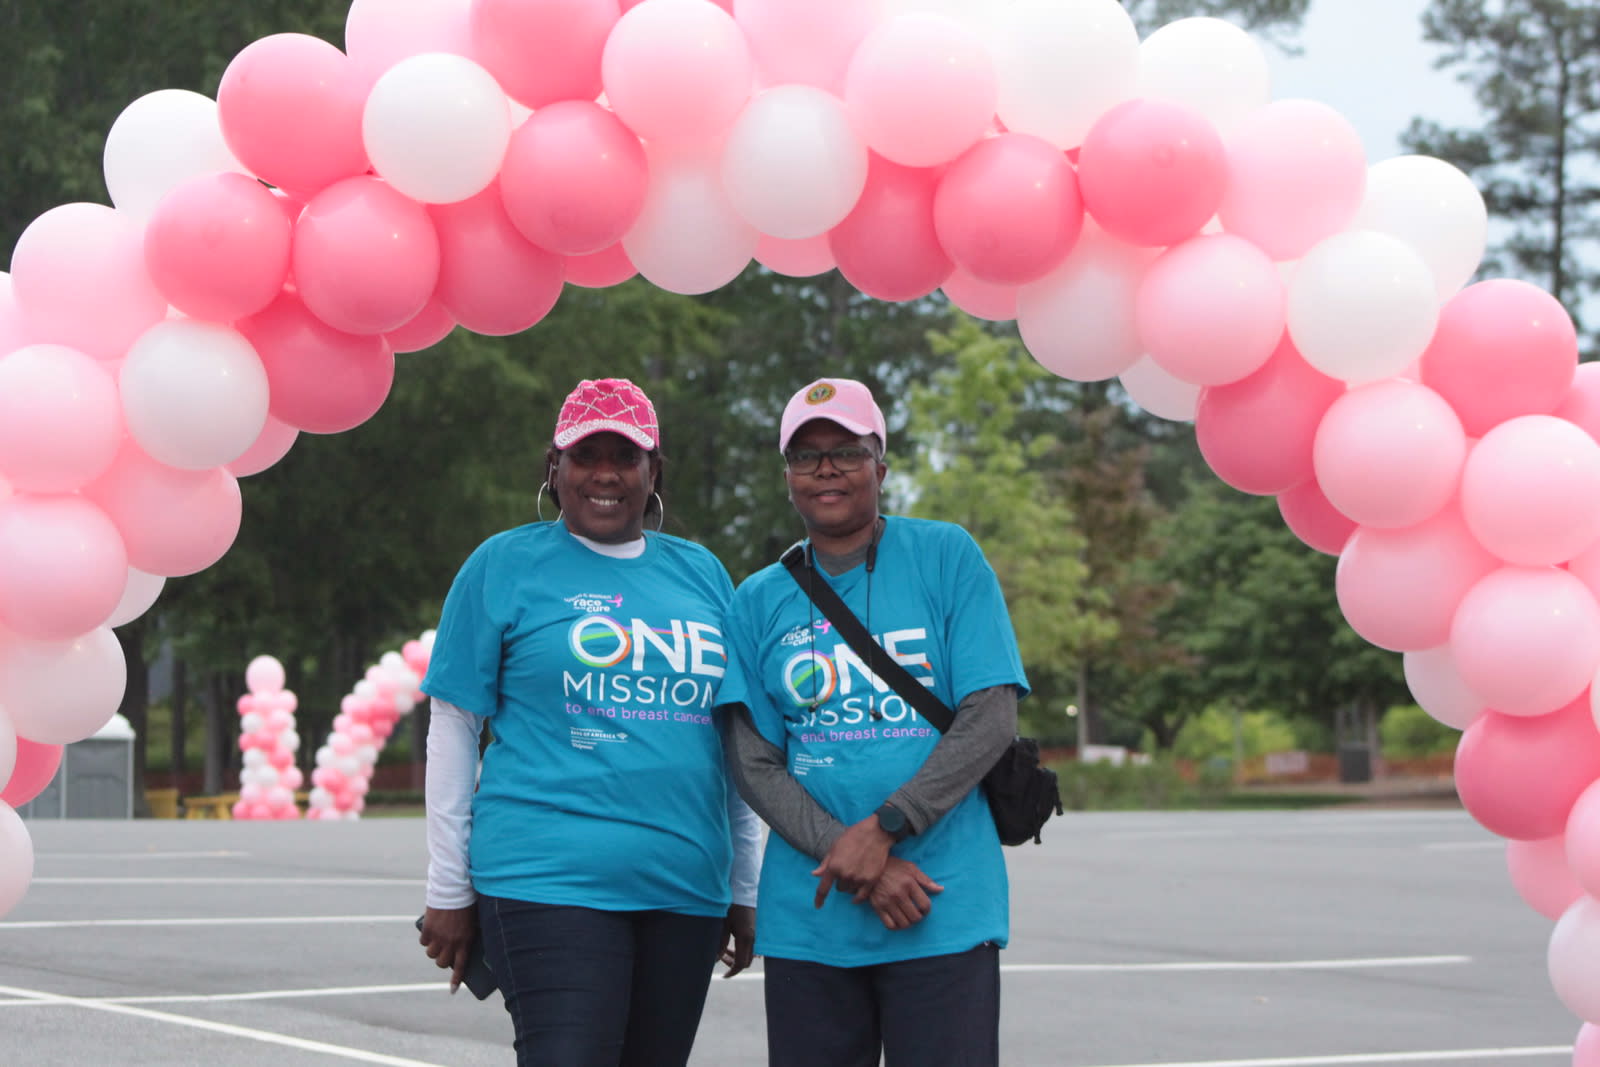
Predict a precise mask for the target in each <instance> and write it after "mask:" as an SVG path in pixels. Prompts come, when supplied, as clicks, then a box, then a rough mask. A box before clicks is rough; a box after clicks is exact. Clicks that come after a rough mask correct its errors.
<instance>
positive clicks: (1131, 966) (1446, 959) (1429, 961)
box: [1000, 956, 1472, 973]
mask: <svg viewBox="0 0 1600 1067" xmlns="http://www.w3.org/2000/svg"><path fill="white" fill-rule="evenodd" d="M1471 962H1472V957H1471V956H1372V957H1367V958H1357V959H1334V960H1203V961H1198V960H1182V961H1178V962H1174V963H1010V964H1006V965H1004V966H1002V967H1001V968H1000V969H1001V970H1002V971H1011V972H1014V973H1025V972H1030V971H1037V972H1044V973H1049V972H1065V973H1079V972H1081V973H1095V972H1102V971H1134V972H1140V971H1143V972H1150V971H1344V970H1369V969H1372V968H1378V967H1444V966H1450V965H1453V964H1462V963H1471Z"/></svg>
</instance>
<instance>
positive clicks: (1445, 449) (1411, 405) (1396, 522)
mask: <svg viewBox="0 0 1600 1067" xmlns="http://www.w3.org/2000/svg"><path fill="white" fill-rule="evenodd" d="M1466 457H1467V439H1466V435H1465V434H1464V433H1462V431H1461V421H1460V420H1459V419H1457V418H1456V414H1455V412H1454V411H1452V410H1450V405H1449V404H1447V403H1445V402H1444V399H1443V398H1442V397H1440V396H1439V394H1437V393H1435V392H1434V391H1433V390H1432V389H1429V388H1428V387H1427V386H1425V385H1418V384H1417V383H1416V382H1410V381H1406V380H1404V379H1401V378H1391V379H1389V380H1387V381H1381V382H1374V383H1372V384H1371V385H1363V386H1360V387H1358V388H1355V389H1351V390H1350V391H1349V392H1347V393H1345V394H1344V395H1343V396H1341V397H1339V398H1338V399H1336V400H1334V402H1333V403H1332V405H1331V406H1329V408H1328V411H1327V414H1325V415H1324V416H1323V417H1322V422H1321V424H1320V425H1319V426H1318V427H1317V435H1316V441H1315V444H1314V446H1313V452H1312V462H1313V464H1314V466H1315V468H1316V472H1317V484H1318V485H1320V486H1321V487H1322V491H1323V492H1324V493H1326V494H1327V497H1328V500H1329V501H1330V502H1331V503H1332V504H1333V506H1334V507H1336V508H1338V509H1339V510H1340V511H1342V512H1344V513H1345V514H1346V515H1348V516H1350V517H1351V518H1352V519H1354V520H1355V521H1356V522H1358V523H1360V524H1361V525H1363V526H1376V527H1384V528H1394V527H1400V526H1412V525H1415V524H1416V523H1419V522H1421V521H1422V520H1423V519H1426V518H1427V517H1428V516H1430V515H1433V514H1435V513H1436V512H1438V510H1439V509H1440V508H1442V507H1444V506H1445V505H1446V504H1447V503H1449V502H1450V501H1451V500H1452V499H1454V497H1455V495H1456V487H1457V485H1458V484H1459V483H1460V480H1461V467H1462V464H1463V463H1464V462H1465V461H1466Z"/></svg>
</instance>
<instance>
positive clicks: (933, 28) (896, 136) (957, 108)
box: [844, 12, 1000, 167]
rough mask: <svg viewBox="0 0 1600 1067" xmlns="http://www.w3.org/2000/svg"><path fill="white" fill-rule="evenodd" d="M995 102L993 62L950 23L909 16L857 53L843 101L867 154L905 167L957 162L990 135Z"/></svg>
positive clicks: (883, 27) (870, 37) (881, 29)
mask: <svg viewBox="0 0 1600 1067" xmlns="http://www.w3.org/2000/svg"><path fill="white" fill-rule="evenodd" d="M999 98H1000V88H999V82H998V79H997V78H996V76H995V70H994V61H993V59H991V58H990V56H989V50H988V49H987V48H985V47H984V44H983V42H982V41H980V40H979V39H978V38H977V37H976V36H975V35H974V34H973V33H972V32H971V31H969V30H968V29H967V28H966V27H965V26H963V25H962V24H961V23H959V22H957V21H955V20H954V19H950V18H946V17H944V16H942V15H934V14H929V13H926V12H912V13H909V14H904V15H900V16H899V17H896V18H891V19H889V20H888V21H886V22H884V23H882V24H880V25H879V26H878V27H877V28H876V29H874V30H873V31H872V32H871V33H869V34H867V36H866V38H865V39H864V40H863V41H862V42H861V44H860V45H859V46H858V47H857V48H856V51H855V56H854V58H852V59H851V61H850V68H849V70H848V71H847V72H846V74H845V82H844V100H845V104H846V105H847V106H848V107H849V109H850V119H851V123H852V125H854V126H855V128H856V132H857V133H859V134H860V135H861V138H862V140H864V141H866V143H867V147H868V148H870V149H872V151H873V152H874V153H876V154H877V155H880V156H883V157H884V158H885V159H889V160H893V161H894V162H896V163H899V164H901V165H902V166H907V167H931V166H934V165H935V164H939V163H946V162H949V161H950V160H952V159H955V158H956V157H957V156H959V155H960V154H961V153H962V152H965V151H966V150H967V149H968V148H970V147H971V146H972V145H974V144H976V143H977V142H978V140H979V139H980V138H982V137H983V135H984V133H985V132H987V130H988V129H989V124H990V122H991V121H992V120H993V118H994V110H995V106H996V105H997V104H998V102H999Z"/></svg>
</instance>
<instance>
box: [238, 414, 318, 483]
mask: <svg viewBox="0 0 1600 1067" xmlns="http://www.w3.org/2000/svg"><path fill="white" fill-rule="evenodd" d="M299 436H300V431H299V430H297V429H295V428H294V427H293V426H290V425H289V424H288V423H286V422H281V421H279V420H278V419H275V418H273V417H272V416H271V415H268V416H267V422H266V425H265V426H263V427H262V428H261V434H260V436H259V437H257V438H256V443H255V444H253V445H251V446H250V447H249V448H247V449H245V452H244V455H242V456H240V457H239V458H238V459H236V460H234V461H233V462H232V463H229V464H228V465H227V466H226V468H224V469H226V470H227V472H228V473H229V474H231V475H233V476H234V477H235V478H246V477H248V476H250V475H252V474H260V473H261V472H262V471H264V470H266V469H267V468H269V467H271V466H272V465H273V464H275V463H277V462H278V460H280V459H282V458H283V457H284V456H286V455H288V454H289V449H290V448H292V447H294V442H295V439H296V438H298V437H299Z"/></svg>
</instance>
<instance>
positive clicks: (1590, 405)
mask: <svg viewBox="0 0 1600 1067" xmlns="http://www.w3.org/2000/svg"><path fill="white" fill-rule="evenodd" d="M1553 414H1554V415H1555V416H1556V418H1558V419H1566V420H1567V421H1568V422H1570V423H1572V424H1573V425H1575V426H1578V427H1581V428H1582V429H1583V432H1584V433H1587V434H1588V435H1589V436H1590V437H1593V438H1594V439H1595V440H1597V441H1600V363H1580V364H1578V369H1577V370H1576V371H1574V372H1573V375H1572V388H1570V389H1569V390H1568V391H1567V395H1566V396H1565V397H1564V398H1562V401H1561V403H1560V404H1558V405H1557V406H1556V409H1555V411H1554V412H1553Z"/></svg>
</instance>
